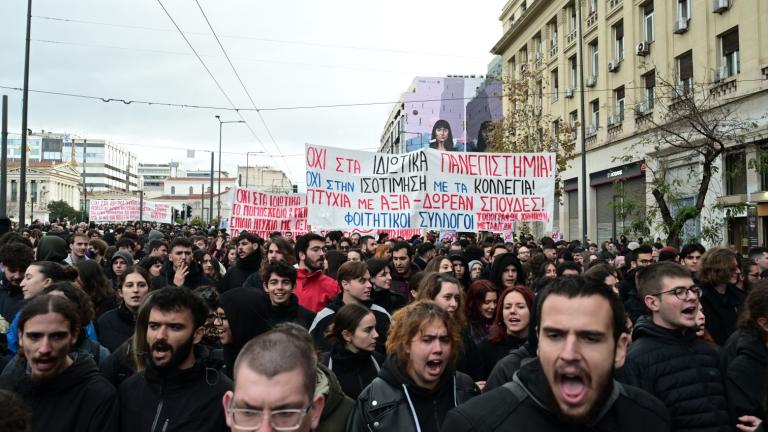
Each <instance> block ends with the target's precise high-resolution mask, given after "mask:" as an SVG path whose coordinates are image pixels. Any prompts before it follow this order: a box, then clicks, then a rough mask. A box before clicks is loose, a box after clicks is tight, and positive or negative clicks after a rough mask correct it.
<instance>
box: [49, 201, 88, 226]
mask: <svg viewBox="0 0 768 432" xmlns="http://www.w3.org/2000/svg"><path fill="white" fill-rule="evenodd" d="M48 213H49V215H48V218H49V219H50V220H57V219H61V220H64V219H66V220H68V221H70V222H81V219H82V218H81V217H80V211H79V210H76V209H74V208H73V207H72V206H71V205H69V204H68V203H67V202H66V201H64V200H60V201H51V202H49V203H48Z"/></svg>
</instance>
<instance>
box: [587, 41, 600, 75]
mask: <svg viewBox="0 0 768 432" xmlns="http://www.w3.org/2000/svg"><path fill="white" fill-rule="evenodd" d="M598 55H599V50H598V49H597V40H595V41H593V42H590V43H589V60H590V65H589V67H590V72H591V74H592V75H594V76H597V72H598V71H599V70H600V69H598V66H597V64H598Z"/></svg>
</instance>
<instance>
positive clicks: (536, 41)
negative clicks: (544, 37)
mask: <svg viewBox="0 0 768 432" xmlns="http://www.w3.org/2000/svg"><path fill="white" fill-rule="evenodd" d="M533 49H534V52H535V58H536V61H537V62H538V61H539V60H541V50H542V46H541V33H536V36H534V37H533Z"/></svg>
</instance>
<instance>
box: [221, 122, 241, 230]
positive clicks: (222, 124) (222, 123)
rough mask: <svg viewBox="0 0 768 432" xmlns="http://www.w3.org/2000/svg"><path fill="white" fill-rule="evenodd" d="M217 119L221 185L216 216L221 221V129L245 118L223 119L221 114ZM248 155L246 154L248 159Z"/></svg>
mask: <svg viewBox="0 0 768 432" xmlns="http://www.w3.org/2000/svg"><path fill="white" fill-rule="evenodd" d="M215 117H216V120H218V121H219V182H218V183H219V186H218V191H217V192H216V194H217V195H218V196H217V197H216V218H217V219H218V220H219V221H221V129H222V126H224V123H245V122H244V121H243V120H232V121H221V116H218V115H216V116H215ZM247 157H248V155H246V159H247Z"/></svg>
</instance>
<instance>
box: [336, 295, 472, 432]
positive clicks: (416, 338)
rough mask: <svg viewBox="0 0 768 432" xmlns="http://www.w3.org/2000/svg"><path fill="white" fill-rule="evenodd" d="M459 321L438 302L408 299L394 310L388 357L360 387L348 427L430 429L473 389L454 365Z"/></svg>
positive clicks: (385, 431)
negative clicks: (361, 387) (371, 380)
mask: <svg viewBox="0 0 768 432" xmlns="http://www.w3.org/2000/svg"><path fill="white" fill-rule="evenodd" d="M460 350H461V327H460V326H459V324H458V323H457V322H456V320H455V319H454V318H453V317H452V316H451V314H449V313H448V312H447V311H446V310H445V309H444V308H443V307H441V306H438V305H437V304H435V303H434V302H430V301H418V302H415V303H412V304H410V305H408V306H406V307H404V308H402V309H400V310H399V311H397V312H396V313H395V316H394V317H393V323H392V327H391V328H390V332H389V336H388V338H387V352H388V353H389V357H387V359H386V361H385V362H384V364H383V365H382V367H381V371H380V372H379V376H378V378H376V379H375V380H373V382H372V383H371V384H370V385H369V386H368V387H366V388H365V390H363V392H362V393H360V396H359V397H358V399H357V403H356V405H355V408H354V409H353V410H352V414H351V417H350V419H349V421H348V423H347V430H348V431H366V430H376V431H380V432H390V431H391V432H399V431H414V430H415V431H434V430H437V429H438V427H439V425H440V424H441V423H442V421H443V419H444V418H445V416H446V414H448V411H450V410H451V409H453V408H455V407H456V406H458V405H459V404H461V403H463V402H466V401H467V400H469V399H470V398H472V397H473V396H475V395H476V394H477V393H478V391H477V387H476V386H475V384H474V383H473V382H472V378H470V377H468V376H466V375H465V374H463V373H461V372H456V371H455V365H456V360H457V357H458V353H459V352H460Z"/></svg>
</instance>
